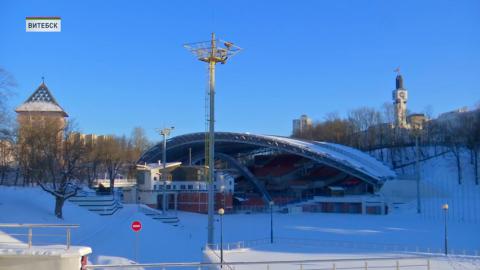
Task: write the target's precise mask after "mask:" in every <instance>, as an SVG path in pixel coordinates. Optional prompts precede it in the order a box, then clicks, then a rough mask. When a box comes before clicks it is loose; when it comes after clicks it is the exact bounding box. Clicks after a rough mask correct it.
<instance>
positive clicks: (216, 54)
mask: <svg viewBox="0 0 480 270" xmlns="http://www.w3.org/2000/svg"><path fill="white" fill-rule="evenodd" d="M184 47H185V48H186V49H188V50H189V51H191V52H192V53H193V54H194V55H195V56H196V57H197V59H198V60H200V61H202V62H206V63H208V70H209V90H208V98H209V105H208V107H209V108H208V109H209V110H206V112H208V113H207V120H208V136H206V137H205V148H206V149H205V150H206V151H205V155H206V156H205V165H206V167H207V168H208V173H206V175H207V177H206V180H207V183H208V186H207V189H208V229H207V244H210V245H211V244H213V215H214V213H215V207H214V203H215V202H214V200H215V198H214V196H215V194H214V190H213V189H214V188H213V182H214V181H215V180H214V179H215V175H214V173H215V172H214V170H215V168H214V167H215V164H214V162H215V156H214V155H215V65H216V64H217V63H221V64H225V63H226V62H227V60H228V59H229V58H231V57H232V56H234V55H235V54H237V53H238V52H239V51H240V50H241V48H240V47H238V46H236V45H234V44H233V43H232V42H228V41H222V40H219V39H216V38H215V34H214V33H212V37H211V40H209V41H203V42H197V43H190V44H185V45H184Z"/></svg>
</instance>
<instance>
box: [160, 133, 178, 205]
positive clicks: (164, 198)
mask: <svg viewBox="0 0 480 270" xmlns="http://www.w3.org/2000/svg"><path fill="white" fill-rule="evenodd" d="M174 129H175V127H169V128H163V129H157V132H158V133H159V134H160V135H162V136H163V153H162V168H163V169H162V179H163V196H162V210H163V213H164V214H165V213H166V212H167V207H166V204H167V191H166V190H167V170H166V168H167V137H168V136H170V133H171V132H172V130H174Z"/></svg>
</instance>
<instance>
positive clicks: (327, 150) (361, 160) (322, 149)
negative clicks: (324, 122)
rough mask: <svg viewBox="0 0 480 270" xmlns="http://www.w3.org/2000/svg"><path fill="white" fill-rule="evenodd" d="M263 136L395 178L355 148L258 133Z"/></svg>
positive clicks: (394, 175) (383, 176)
mask: <svg viewBox="0 0 480 270" xmlns="http://www.w3.org/2000/svg"><path fill="white" fill-rule="evenodd" d="M260 136H263V137H267V138H271V139H275V140H278V141H283V142H285V143H288V144H291V145H296V146H298V147H303V148H305V149H307V150H310V151H314V152H317V153H322V154H324V155H326V156H328V157H329V158H330V159H334V160H337V161H338V162H341V163H347V164H349V165H350V166H352V167H355V168H356V169H357V170H360V171H363V172H364V173H366V174H368V175H372V176H374V177H375V178H378V179H388V178H395V177H396V173H395V172H394V171H393V170H392V169H390V168H389V167H388V166H387V165H385V164H383V163H382V162H380V161H378V160H377V159H375V158H374V157H372V156H370V155H368V154H366V153H364V152H362V151H359V150H357V149H354V148H351V147H348V146H344V145H340V144H335V143H327V142H308V141H303V140H297V139H292V138H286V137H278V136H270V135H260Z"/></svg>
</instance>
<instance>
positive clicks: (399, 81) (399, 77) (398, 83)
mask: <svg viewBox="0 0 480 270" xmlns="http://www.w3.org/2000/svg"><path fill="white" fill-rule="evenodd" d="M395 85H396V86H397V88H396V89H404V88H403V77H402V75H401V74H398V75H397V78H396V79H395Z"/></svg>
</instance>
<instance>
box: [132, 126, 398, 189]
mask: <svg viewBox="0 0 480 270" xmlns="http://www.w3.org/2000/svg"><path fill="white" fill-rule="evenodd" d="M204 142H205V133H203V132H200V133H191V134H185V135H181V136H176V137H173V138H171V139H169V140H167V159H168V160H187V157H188V155H189V149H191V151H192V153H197V154H198V153H203V151H204V147H205V146H204ZM265 148H267V149H272V150H280V151H284V152H288V153H291V154H295V155H299V156H303V157H305V158H308V159H311V160H314V161H317V162H319V163H322V164H325V165H328V166H331V167H334V168H337V169H339V170H341V171H344V172H347V173H349V174H351V175H354V176H356V177H358V178H360V179H363V180H365V181H369V182H372V183H375V184H379V183H381V182H383V181H385V180H388V179H392V178H395V177H396V174H395V172H394V171H393V170H391V169H390V168H389V167H388V166H386V165H384V164H383V163H382V162H380V161H378V160H377V159H375V158H373V157H372V156H370V155H368V154H366V153H363V152H361V151H359V150H356V149H354V148H351V147H348V146H343V145H339V144H334V143H326V142H315V141H306V140H299V139H293V138H287V137H280V136H271V135H256V134H250V133H233V132H215V152H219V153H224V154H228V155H232V156H235V155H237V154H242V153H249V152H252V151H255V150H260V149H265ZM161 156H162V144H161V143H160V144H157V145H155V146H154V147H152V148H151V149H149V150H148V151H147V152H145V153H144V154H143V156H142V157H141V158H140V160H139V162H157V161H158V160H161Z"/></svg>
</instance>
